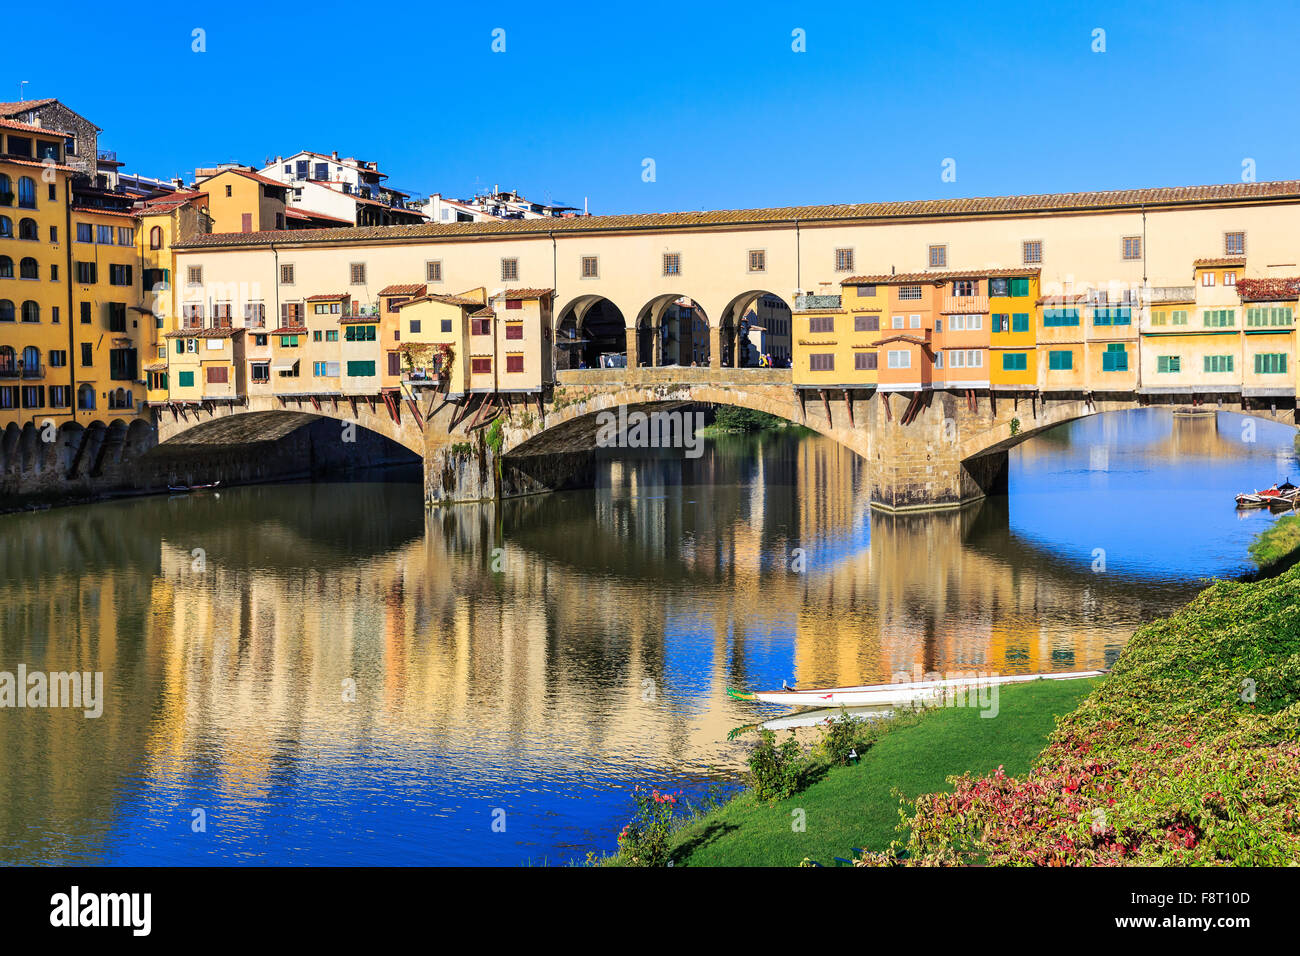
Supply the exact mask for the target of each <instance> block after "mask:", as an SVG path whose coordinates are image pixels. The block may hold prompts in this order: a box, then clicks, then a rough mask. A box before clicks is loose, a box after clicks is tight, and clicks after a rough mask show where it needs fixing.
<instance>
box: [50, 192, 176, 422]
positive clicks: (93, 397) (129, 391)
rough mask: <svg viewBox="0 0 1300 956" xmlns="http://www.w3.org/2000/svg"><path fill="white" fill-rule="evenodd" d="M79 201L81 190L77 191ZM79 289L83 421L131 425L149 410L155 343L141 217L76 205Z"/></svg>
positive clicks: (75, 289) (79, 415) (74, 278)
mask: <svg viewBox="0 0 1300 956" xmlns="http://www.w3.org/2000/svg"><path fill="white" fill-rule="evenodd" d="M74 197H75V191H74ZM71 222H72V237H71V238H72V249H71V256H72V269H71V274H70V276H69V281H70V284H71V286H72V301H73V308H74V318H73V322H74V324H75V326H76V328H75V336H76V339H77V349H76V354H75V355H74V357H73V361H74V363H75V366H76V368H75V371H76V378H77V383H78V384H77V392H76V405H77V408H76V420H77V422H78V423H79V424H82V425H89V424H90V423H91V422H93V421H96V420H98V419H101V418H103V417H105V416H108V417H113V418H124V417H129V416H134V415H135V414H137V412H142V411H144V409H145V406H144V400H145V381H144V378H143V375H144V372H143V364H144V363H141V361H140V356H141V351H142V345H143V343H144V341H145V340H146V336H147V338H148V340H149V341H153V339H154V337H155V334H156V333H155V329H154V328H153V322H152V321H146V322H144V323H143V324H142V322H141V318H142V316H141V314H140V312H139V311H137V310H136V309H134V308H133V307H134V306H136V305H138V303H139V301H140V268H139V254H138V252H137V249H136V225H137V224H136V219H135V216H134V214H132V213H130V212H123V211H118V210H112V209H106V208H97V207H90V206H83V205H74V206H73V207H72V210H71Z"/></svg>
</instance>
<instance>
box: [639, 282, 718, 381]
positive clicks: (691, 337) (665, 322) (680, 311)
mask: <svg viewBox="0 0 1300 956" xmlns="http://www.w3.org/2000/svg"><path fill="white" fill-rule="evenodd" d="M709 355H710V348H709V318H708V316H707V315H705V314H704V309H702V308H701V307H700V305H699V303H698V302H695V301H694V300H693V299H691V298H690V297H688V296H684V295H678V294H676V293H669V294H667V295H660V296H655V298H653V299H651V300H650V301H649V302H647V303H646V304H645V305H644V306H642V307H641V311H640V312H638V313H637V318H636V358H637V363H636V364H637V365H639V366H663V365H680V366H691V365H699V366H703V365H708V364H709Z"/></svg>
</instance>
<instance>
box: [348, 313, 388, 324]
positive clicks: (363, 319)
mask: <svg viewBox="0 0 1300 956" xmlns="http://www.w3.org/2000/svg"><path fill="white" fill-rule="evenodd" d="M380 321H381V319H380V318H379V316H377V315H356V314H353V315H341V316H339V325H378V324H379V323H380Z"/></svg>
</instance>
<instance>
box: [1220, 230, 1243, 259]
mask: <svg viewBox="0 0 1300 956" xmlns="http://www.w3.org/2000/svg"><path fill="white" fill-rule="evenodd" d="M1223 254H1224V255H1225V256H1244V255H1245V254H1246V234H1245V233H1244V232H1225V233H1224V234H1223Z"/></svg>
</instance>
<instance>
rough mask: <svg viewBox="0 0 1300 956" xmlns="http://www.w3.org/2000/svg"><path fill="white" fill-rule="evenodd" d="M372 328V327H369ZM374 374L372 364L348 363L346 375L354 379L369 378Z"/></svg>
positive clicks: (373, 364)
mask: <svg viewBox="0 0 1300 956" xmlns="http://www.w3.org/2000/svg"><path fill="white" fill-rule="evenodd" d="M370 327H371V328H374V326H370ZM374 374H375V363H374V362H349V363H348V375H350V376H352V377H354V378H370V377H373V376H374Z"/></svg>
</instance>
